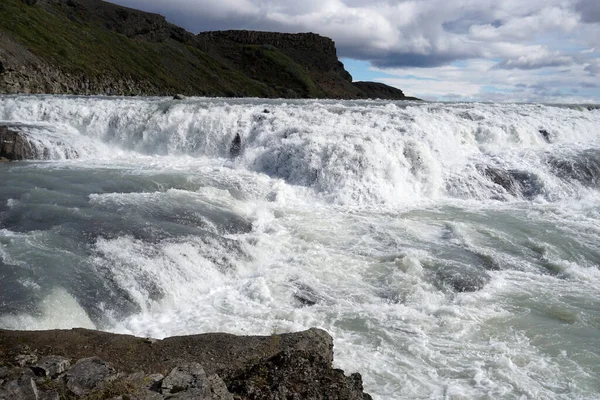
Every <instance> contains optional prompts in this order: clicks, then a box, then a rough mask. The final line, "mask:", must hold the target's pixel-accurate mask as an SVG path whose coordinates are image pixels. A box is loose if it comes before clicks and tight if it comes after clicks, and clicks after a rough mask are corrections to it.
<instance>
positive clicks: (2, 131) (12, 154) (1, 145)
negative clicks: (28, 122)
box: [0, 125, 35, 161]
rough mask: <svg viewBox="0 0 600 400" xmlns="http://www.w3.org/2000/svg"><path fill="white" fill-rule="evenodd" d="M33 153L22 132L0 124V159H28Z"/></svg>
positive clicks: (32, 156)
mask: <svg viewBox="0 0 600 400" xmlns="http://www.w3.org/2000/svg"><path fill="white" fill-rule="evenodd" d="M34 154H35V153H34V149H33V148H32V146H31V143H30V142H29V141H28V140H27V138H26V137H25V136H24V135H23V134H21V133H19V132H17V131H14V130H12V129H9V127H7V126H1V125H0V159H2V158H5V159H7V160H9V161H17V160H29V159H32V158H34Z"/></svg>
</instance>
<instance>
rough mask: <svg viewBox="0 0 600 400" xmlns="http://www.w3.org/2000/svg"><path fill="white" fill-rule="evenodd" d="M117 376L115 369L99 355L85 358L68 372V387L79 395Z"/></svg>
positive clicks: (99, 386) (101, 385)
mask: <svg viewBox="0 0 600 400" xmlns="http://www.w3.org/2000/svg"><path fill="white" fill-rule="evenodd" d="M115 378H116V374H115V370H114V368H112V367H111V366H110V365H109V364H108V363H107V362H105V361H102V360H101V359H100V358H98V357H90V358H83V359H81V360H79V361H77V362H76V363H75V365H73V367H71V368H70V369H69V371H68V372H67V376H66V380H67V387H68V388H69V390H70V391H71V392H73V393H75V394H76V395H78V396H82V395H85V394H88V393H90V392H92V391H93V390H95V389H99V388H101V387H103V386H104V384H105V383H107V382H110V381H112V380H114V379H115Z"/></svg>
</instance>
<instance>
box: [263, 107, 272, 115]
mask: <svg viewBox="0 0 600 400" xmlns="http://www.w3.org/2000/svg"><path fill="white" fill-rule="evenodd" d="M270 113H271V111H269V110H267V109H266V108H265V109H264V110H263V114H270Z"/></svg>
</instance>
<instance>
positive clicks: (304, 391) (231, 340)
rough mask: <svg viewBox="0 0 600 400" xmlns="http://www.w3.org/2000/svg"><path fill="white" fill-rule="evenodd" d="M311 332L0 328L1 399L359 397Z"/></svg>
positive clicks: (327, 342) (322, 337) (355, 380)
mask: <svg viewBox="0 0 600 400" xmlns="http://www.w3.org/2000/svg"><path fill="white" fill-rule="evenodd" d="M332 361H333V341H332V339H331V336H329V335H328V334H327V333H326V332H324V331H322V330H319V329H310V330H308V331H304V332H298V333H289V334H282V335H271V336H235V335H229V334H223V333H209V334H203V335H194V336H181V337H172V338H167V339H164V340H154V339H148V338H146V339H144V338H137V337H134V336H128V335H116V334H111V333H106V332H99V331H91V330H86V329H73V330H70V331H67V330H57V331H48V332H17V331H3V330H0V398H2V399H4V398H6V399H17V398H18V399H75V398H84V399H104V398H106V399H109V398H110V399H157V400H158V399H167V398H168V399H176V398H177V399H206V400H209V399H215V400H216V399H227V400H233V399H234V398H235V399H239V400H242V399H307V400H310V399H315V400H316V399H339V400H368V399H370V398H371V396H369V395H368V394H366V393H364V392H363V388H362V379H361V376H360V375H359V374H352V375H351V376H349V377H347V376H345V375H344V373H343V371H341V370H339V369H334V368H333V367H332Z"/></svg>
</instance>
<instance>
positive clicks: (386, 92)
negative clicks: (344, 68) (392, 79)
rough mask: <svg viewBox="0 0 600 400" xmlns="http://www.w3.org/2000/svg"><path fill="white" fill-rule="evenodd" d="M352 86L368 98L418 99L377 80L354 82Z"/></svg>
mask: <svg viewBox="0 0 600 400" xmlns="http://www.w3.org/2000/svg"><path fill="white" fill-rule="evenodd" d="M353 85H354V86H356V87H357V88H358V89H360V90H361V91H362V92H363V93H364V94H365V97H367V98H369V99H392V100H419V99H417V98H415V97H406V96H405V95H404V92H402V90H400V89H397V88H395V87H391V86H388V85H386V84H384V83H379V82H354V83H353Z"/></svg>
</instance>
